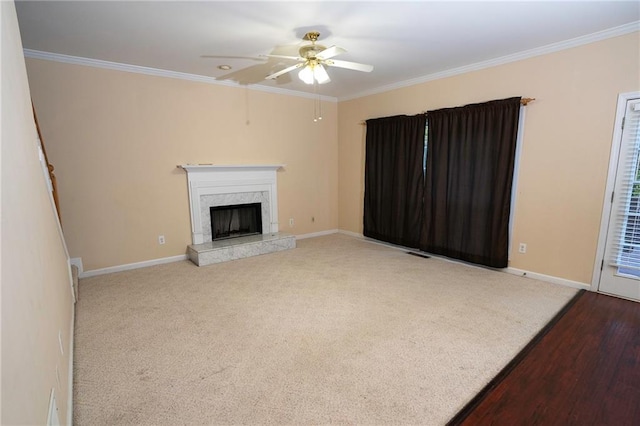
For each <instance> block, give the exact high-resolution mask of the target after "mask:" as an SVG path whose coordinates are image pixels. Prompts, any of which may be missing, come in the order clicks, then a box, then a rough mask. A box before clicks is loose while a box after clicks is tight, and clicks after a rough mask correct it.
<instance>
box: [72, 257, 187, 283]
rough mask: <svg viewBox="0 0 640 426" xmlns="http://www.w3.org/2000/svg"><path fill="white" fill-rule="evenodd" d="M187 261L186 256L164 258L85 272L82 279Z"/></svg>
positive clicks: (81, 276)
mask: <svg viewBox="0 0 640 426" xmlns="http://www.w3.org/2000/svg"><path fill="white" fill-rule="evenodd" d="M182 260H187V255H186V254H181V255H179V256H171V257H162V258H160V259H152V260H145V261H143V262H135V263H127V264H125V265H117V266H109V267H107V268H101V269H93V270H91V271H86V272H83V273H82V275H80V278H89V277H95V276H96V275H104V274H111V273H114V272H122V271H130V270H132V269H139V268H146V267H148V266H155V265H162V264H165V263H172V262H180V261H182Z"/></svg>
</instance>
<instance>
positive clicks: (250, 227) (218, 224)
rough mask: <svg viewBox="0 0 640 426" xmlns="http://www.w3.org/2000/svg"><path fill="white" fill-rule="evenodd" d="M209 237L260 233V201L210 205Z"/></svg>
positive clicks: (242, 235) (219, 237)
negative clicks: (231, 204) (230, 204)
mask: <svg viewBox="0 0 640 426" xmlns="http://www.w3.org/2000/svg"><path fill="white" fill-rule="evenodd" d="M209 211H210V213H211V239H212V240H213V241H216V240H223V239H227V238H236V237H244V236H247V235H254V234H262V208H261V206H260V203H251V204H236V205H233V206H218V207H210V208H209Z"/></svg>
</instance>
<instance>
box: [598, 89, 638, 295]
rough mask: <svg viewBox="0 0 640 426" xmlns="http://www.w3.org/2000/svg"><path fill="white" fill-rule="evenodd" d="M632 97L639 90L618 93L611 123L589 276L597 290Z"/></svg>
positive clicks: (635, 95)
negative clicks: (628, 105) (608, 153)
mask: <svg viewBox="0 0 640 426" xmlns="http://www.w3.org/2000/svg"><path fill="white" fill-rule="evenodd" d="M634 98H640V92H627V93H620V94H619V95H618V104H617V108H616V118H615V122H614V125H613V137H612V138H611V154H610V156H609V173H608V174H607V185H606V187H605V191H604V199H603V200H602V216H601V219H600V232H599V233H598V246H597V249H596V259H595V264H594V265H593V275H592V277H591V289H592V290H593V291H597V290H598V287H599V286H600V275H601V274H602V270H601V269H600V265H601V264H602V261H603V260H604V252H605V249H606V246H607V231H608V228H609V219H610V216H611V206H612V204H611V202H610V200H611V193H612V192H613V189H614V187H615V184H616V174H617V172H618V156H619V155H620V145H621V140H622V120H623V118H624V116H625V111H626V108H627V102H628V101H630V100H631V99H634Z"/></svg>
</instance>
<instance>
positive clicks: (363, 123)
mask: <svg viewBox="0 0 640 426" xmlns="http://www.w3.org/2000/svg"><path fill="white" fill-rule="evenodd" d="M535 100H536V98H522V99H520V104H521V105H522V106H527V105H528V104H529V102H533V101H535ZM426 113H427V111H422V112H421V113H420V114H426ZM360 124H362V125H363V126H364V125H366V124H367V121H366V120H363V121H361V122H360Z"/></svg>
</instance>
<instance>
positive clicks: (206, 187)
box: [178, 164, 284, 245]
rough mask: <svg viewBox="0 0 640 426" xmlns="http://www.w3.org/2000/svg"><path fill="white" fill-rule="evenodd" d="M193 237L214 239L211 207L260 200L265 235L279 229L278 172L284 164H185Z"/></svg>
mask: <svg viewBox="0 0 640 426" xmlns="http://www.w3.org/2000/svg"><path fill="white" fill-rule="evenodd" d="M178 167H180V168H182V169H184V170H185V171H186V172H187V182H188V187H189V210H190V213H191V240H192V242H193V244H194V245H195V244H202V243H205V242H210V241H211V219H210V215H209V207H214V206H225V205H235V204H245V203H256V202H259V203H261V205H262V234H263V235H265V234H274V233H277V232H278V187H277V181H276V172H277V171H278V169H281V168H284V164H260V165H233V166H218V165H208V164H186V165H180V166H178Z"/></svg>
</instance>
